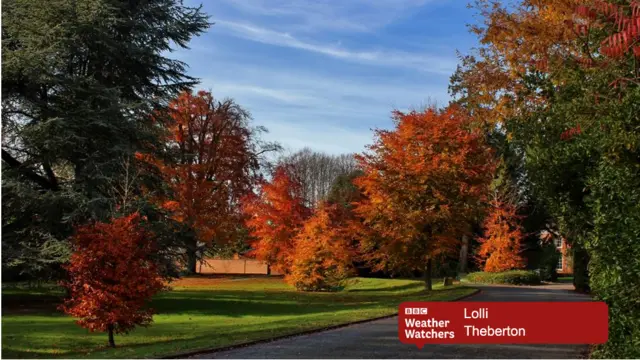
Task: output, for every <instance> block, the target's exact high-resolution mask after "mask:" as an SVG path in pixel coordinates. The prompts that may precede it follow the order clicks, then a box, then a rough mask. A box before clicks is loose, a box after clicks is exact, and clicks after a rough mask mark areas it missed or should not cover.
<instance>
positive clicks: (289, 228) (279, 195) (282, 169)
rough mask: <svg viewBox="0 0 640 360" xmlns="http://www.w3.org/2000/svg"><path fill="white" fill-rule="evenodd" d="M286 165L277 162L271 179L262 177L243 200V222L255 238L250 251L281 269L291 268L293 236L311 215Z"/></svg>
mask: <svg viewBox="0 0 640 360" xmlns="http://www.w3.org/2000/svg"><path fill="white" fill-rule="evenodd" d="M289 167H290V165H280V166H278V167H277V168H276V169H275V170H274V173H273V176H272V179H271V181H270V182H266V181H263V182H262V184H261V186H260V188H259V189H258V194H255V195H249V196H247V198H246V199H245V202H244V212H245V214H247V217H248V218H247V226H248V227H249V229H250V231H251V235H252V236H253V237H254V238H256V241H255V242H254V243H253V244H252V247H253V250H252V251H251V254H252V255H254V256H255V257H256V258H257V259H259V260H262V261H265V262H267V264H269V265H270V266H272V267H273V268H274V269H275V270H276V271H279V272H282V273H289V271H290V270H291V260H292V254H293V252H294V249H295V242H294V238H295V237H296V235H297V234H298V232H299V231H300V230H301V229H302V226H303V224H304V221H305V220H306V219H307V218H308V217H309V216H310V215H311V211H310V209H309V208H307V207H306V206H305V205H304V202H305V200H304V197H303V194H302V187H301V184H300V181H299V180H298V179H297V178H294V177H292V174H293V172H292V171H291V170H290V169H289Z"/></svg>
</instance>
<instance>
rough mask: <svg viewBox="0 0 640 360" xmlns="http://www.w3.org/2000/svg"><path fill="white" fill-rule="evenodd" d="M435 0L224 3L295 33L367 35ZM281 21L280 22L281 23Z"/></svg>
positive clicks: (241, 0) (256, 0)
mask: <svg viewBox="0 0 640 360" xmlns="http://www.w3.org/2000/svg"><path fill="white" fill-rule="evenodd" d="M433 1H435V0H376V1H373V0H347V1H335V0H312V1H300V0H298V1H290V0H226V1H225V2H226V3H227V4H229V5H231V6H232V7H234V8H235V9H237V10H239V11H241V12H243V13H244V14H246V15H254V16H259V17H264V18H268V19H271V20H274V19H277V20H279V21H280V22H286V23H287V26H288V27H289V28H293V29H295V30H296V31H302V32H313V31H319V30H322V31H326V30H330V31H332V30H333V31H356V32H362V31H370V30H374V29H378V28H381V27H384V26H385V25H387V24H389V23H391V22H393V21H396V20H397V19H398V18H401V17H402V16H404V15H406V14H408V13H410V12H411V10H414V9H416V8H418V7H420V6H423V5H424V4H426V3H429V2H433ZM283 20H284V21H283Z"/></svg>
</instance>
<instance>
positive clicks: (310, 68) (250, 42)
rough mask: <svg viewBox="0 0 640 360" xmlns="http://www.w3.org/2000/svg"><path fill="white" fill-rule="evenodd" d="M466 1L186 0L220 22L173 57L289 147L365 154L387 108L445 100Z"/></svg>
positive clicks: (466, 16) (388, 123) (386, 118)
mask: <svg viewBox="0 0 640 360" xmlns="http://www.w3.org/2000/svg"><path fill="white" fill-rule="evenodd" d="M467 2H468V1H467V0H342V1H340V0H186V1H185V4H186V5H189V6H197V5H200V4H202V5H203V10H204V12H205V13H207V14H208V15H210V16H211V22H213V23H214V25H213V26H212V27H211V28H210V29H209V30H208V32H207V33H206V34H203V35H201V36H199V37H196V38H194V39H193V40H192V41H191V42H190V44H189V47H190V49H189V50H179V51H177V52H176V53H174V56H175V57H177V58H178V59H180V60H182V61H184V62H186V63H187V64H188V65H189V71H188V73H189V75H192V76H195V77H197V78H199V79H200V81H201V83H200V85H199V89H204V90H210V91H211V92H212V93H213V95H214V96H215V97H220V98H226V97H230V98H233V99H234V100H235V101H236V102H237V103H239V104H240V105H242V106H243V107H244V108H245V109H247V110H249V111H250V112H251V114H252V117H253V124H254V125H261V126H265V127H266V128H267V129H268V130H269V133H267V134H264V135H263V139H264V140H267V141H277V142H279V143H280V144H281V145H282V146H283V147H284V148H285V149H286V150H288V151H295V150H298V149H301V148H303V147H310V148H311V149H313V150H317V151H322V152H326V153H330V154H342V153H354V152H362V151H364V150H365V146H366V145H367V144H371V143H372V142H373V131H372V129H376V128H384V129H389V128H392V127H393V123H392V120H391V112H392V111H393V110H394V109H398V110H401V111H406V110H409V109H412V108H418V109H419V108H421V107H423V106H425V105H428V104H431V103H433V102H436V103H437V104H440V105H443V104H446V103H447V102H448V101H449V96H448V93H447V88H448V84H449V77H450V76H451V74H452V73H453V72H454V71H455V68H456V65H457V63H458V58H457V55H456V51H460V52H462V53H466V52H468V51H469V49H470V48H471V47H473V46H474V45H475V43H476V38H475V36H474V35H472V34H470V33H469V32H468V29H467V26H466V25H467V24H469V23H471V22H472V21H473V19H474V17H473V10H470V9H467V6H466V4H467Z"/></svg>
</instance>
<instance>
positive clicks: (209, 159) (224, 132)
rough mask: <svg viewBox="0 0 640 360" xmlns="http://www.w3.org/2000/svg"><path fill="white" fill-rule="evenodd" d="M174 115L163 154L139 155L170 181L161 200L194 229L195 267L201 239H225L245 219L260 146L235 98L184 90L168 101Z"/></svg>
mask: <svg viewBox="0 0 640 360" xmlns="http://www.w3.org/2000/svg"><path fill="white" fill-rule="evenodd" d="M169 118H170V121H169V126H168V131H167V133H166V134H167V135H166V138H165V139H164V144H165V148H163V149H160V151H158V153H160V154H161V156H152V155H149V154H138V158H139V159H142V160H144V161H146V162H147V163H149V164H151V165H153V166H154V167H155V168H156V170H157V171H156V172H157V174H158V175H159V176H160V177H161V178H162V179H163V180H164V182H165V184H166V185H167V187H169V190H170V191H168V194H166V196H159V198H158V202H159V203H160V204H161V205H162V206H163V207H164V208H165V209H168V210H170V211H171V212H172V214H173V217H174V219H175V220H177V221H179V222H182V223H183V224H185V225H186V226H187V227H188V229H190V230H192V231H193V232H194V233H195V236H193V237H191V238H190V239H187V241H186V257H187V269H188V270H189V271H190V272H192V273H194V272H195V271H196V263H197V251H198V249H199V247H198V242H201V243H205V244H206V243H211V242H212V241H214V239H215V240H216V241H218V242H221V243H224V242H225V241H226V240H229V239H228V238H229V237H230V236H233V234H235V232H236V227H237V225H238V223H242V219H241V215H242V211H241V208H240V199H241V198H242V197H243V196H245V195H246V194H247V193H249V192H250V191H251V189H252V187H253V186H254V185H255V183H256V181H257V180H258V175H257V170H258V169H259V161H258V160H259V159H258V156H259V154H260V151H259V149H257V148H256V145H255V143H254V141H253V139H254V136H255V133H254V129H252V128H251V127H250V126H249V123H248V121H249V119H250V118H249V115H248V113H247V112H245V111H244V110H243V109H242V108H241V107H240V106H238V105H237V104H235V103H234V102H233V101H232V100H225V101H223V102H220V101H216V100H215V99H214V98H213V96H212V95H211V94H210V93H208V92H205V91H200V92H198V94H197V95H193V94H192V93H191V92H184V93H182V94H181V95H180V96H179V97H178V98H177V99H175V100H174V101H173V102H171V104H170V105H169Z"/></svg>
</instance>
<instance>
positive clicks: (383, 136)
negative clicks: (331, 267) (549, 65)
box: [355, 107, 494, 289]
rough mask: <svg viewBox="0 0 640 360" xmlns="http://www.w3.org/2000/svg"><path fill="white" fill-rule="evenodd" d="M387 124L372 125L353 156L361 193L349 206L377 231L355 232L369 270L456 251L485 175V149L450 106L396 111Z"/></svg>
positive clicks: (408, 265) (406, 266) (410, 266)
mask: <svg viewBox="0 0 640 360" xmlns="http://www.w3.org/2000/svg"><path fill="white" fill-rule="evenodd" d="M394 120H395V125H396V126H395V129H394V130H393V131H386V130H377V131H376V139H375V143H374V144H373V145H372V146H370V147H369V149H370V152H369V153H365V154H363V155H359V156H358V160H359V162H360V164H361V166H362V169H363V171H364V175H363V176H361V177H359V178H358V179H356V183H357V184H358V186H360V187H361V188H362V190H363V194H364V197H365V200H363V201H360V202H359V203H358V204H357V206H356V209H355V212H356V213H357V215H358V216H360V217H361V218H362V219H364V221H363V224H364V225H365V226H366V227H368V228H369V229H371V230H372V231H373V233H375V234H377V235H376V236H366V237H365V238H363V239H362V241H361V244H362V252H363V253H364V254H365V258H366V259H367V260H368V261H369V262H370V263H372V265H373V267H374V270H395V271H414V270H424V271H425V285H426V287H427V288H428V289H431V264H432V259H433V258H434V257H435V256H437V255H439V254H444V253H447V252H450V251H455V250H456V247H457V245H458V239H459V238H460V237H461V236H462V235H463V234H464V233H465V232H466V231H467V229H468V228H469V227H470V226H469V225H470V223H471V221H472V217H473V216H474V214H475V213H476V210H477V209H478V208H479V205H480V203H481V201H482V199H483V196H484V195H485V194H486V192H487V191H488V185H489V184H490V182H491V180H492V169H493V167H494V166H493V164H492V155H491V154H492V152H491V150H490V148H489V147H488V146H487V145H486V144H485V142H484V139H483V135H482V133H480V132H479V131H476V130H474V128H473V126H472V125H473V124H472V120H471V118H469V117H468V116H467V115H466V114H465V113H464V112H462V111H459V109H458V108H456V107H449V108H447V109H445V110H436V109H433V108H432V109H428V110H425V111H424V112H415V111H414V112H411V113H408V114H405V113H401V112H395V113H394Z"/></svg>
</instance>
